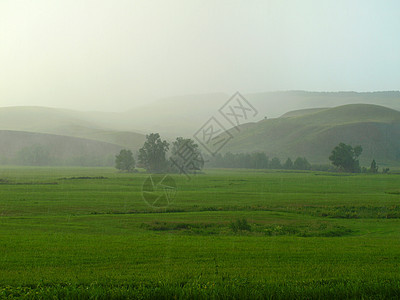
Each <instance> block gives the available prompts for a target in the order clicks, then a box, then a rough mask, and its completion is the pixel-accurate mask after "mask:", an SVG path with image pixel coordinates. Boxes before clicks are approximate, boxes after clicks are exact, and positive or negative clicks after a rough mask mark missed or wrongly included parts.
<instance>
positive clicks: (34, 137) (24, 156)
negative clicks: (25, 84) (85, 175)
mask: <svg viewBox="0 0 400 300" xmlns="http://www.w3.org/2000/svg"><path fill="white" fill-rule="evenodd" d="M0 141H1V144H0V163H3V164H28V165H30V164H32V165H35V164H40V165H81V166H104V165H112V164H113V162H114V158H115V154H117V153H118V152H119V151H120V150H121V148H122V147H121V146H118V145H115V144H110V143H105V142H100V141H94V140H88V139H82V138H75V137H68V136H60V135H54V134H45V133H33V132H24V131H11V130H0ZM38 161H40V163H37V162H38Z"/></svg>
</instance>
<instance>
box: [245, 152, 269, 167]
mask: <svg viewBox="0 0 400 300" xmlns="http://www.w3.org/2000/svg"><path fill="white" fill-rule="evenodd" d="M249 167H250V168H252V169H268V157H267V155H266V154H265V153H264V152H255V153H252V154H251V156H250V166H249Z"/></svg>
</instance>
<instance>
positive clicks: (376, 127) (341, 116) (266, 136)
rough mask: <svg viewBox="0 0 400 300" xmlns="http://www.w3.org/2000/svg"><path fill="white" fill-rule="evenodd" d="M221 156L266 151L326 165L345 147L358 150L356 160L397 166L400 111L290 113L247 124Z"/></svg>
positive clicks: (354, 108)
mask: <svg viewBox="0 0 400 300" xmlns="http://www.w3.org/2000/svg"><path fill="white" fill-rule="evenodd" d="M231 132H232V133H233V134H234V136H235V137H234V139H232V140H231V141H230V143H228V144H227V145H226V146H225V148H223V151H224V152H227V151H231V152H235V153H239V152H254V151H264V152H266V153H267V154H268V155H269V156H277V157H279V158H281V159H286V158H287V157H292V158H295V157H297V156H304V157H306V158H307V159H308V160H309V161H310V162H313V163H328V157H329V154H330V152H331V151H332V149H333V147H334V146H336V145H337V144H339V143H340V142H344V143H347V144H351V145H361V146H362V147H363V149H364V151H363V154H362V155H361V157H360V161H361V163H362V164H364V165H368V163H370V162H371V160H372V159H373V158H375V159H376V160H377V162H378V163H379V164H381V165H385V164H399V163H400V112H399V111H397V110H393V109H389V108H386V107H383V106H378V105H369V104H350V105H343V106H338V107H335V108H327V109H321V110H305V111H303V112H299V111H298V112H295V113H288V114H286V115H284V116H283V117H280V118H275V119H268V120H262V121H260V122H257V123H252V124H245V126H242V127H241V128H240V132H239V133H234V131H231Z"/></svg>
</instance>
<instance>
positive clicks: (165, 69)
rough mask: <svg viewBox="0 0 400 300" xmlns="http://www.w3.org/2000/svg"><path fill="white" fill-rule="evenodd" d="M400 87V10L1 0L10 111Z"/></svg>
mask: <svg viewBox="0 0 400 300" xmlns="http://www.w3.org/2000/svg"><path fill="white" fill-rule="evenodd" d="M293 89H301V90H316V91H337V90H355V91H374V90H399V89H400V1H398V0H393V1H390V0H385V1H380V0H376V1H368V0H362V1H352V0H345V1H338V0H333V1H328V0H326V1H320V0H315V1H306V0H301V1H300V0H299V1H295V0H293V1H282V0H276V1H268V0H265V1H251V0H244V1H234V0H227V1H222V0H214V1H207V0H199V1H194V0H190V1H189V0H179V1H178V0H174V1H172V0H171V1H164V0H159V1H151V0H143V1H133V0H129V1H128V0H127V1H123V0H90V1H85V0H57V1H54V0H35V1H32V0H0V106H9V105H43V106H53V107H67V108H75V109H84V110H86V109H91V110H115V111H119V110H124V109H128V108H130V107H134V106H136V105H140V104H142V103H144V102H145V101H149V100H153V99H157V98H163V97H169V96H174V95H180V94H196V93H210V92H226V93H228V94H231V93H233V92H234V91H237V90H239V91H241V92H242V93H248V92H262V91H272V90H273V91H275V90H293Z"/></svg>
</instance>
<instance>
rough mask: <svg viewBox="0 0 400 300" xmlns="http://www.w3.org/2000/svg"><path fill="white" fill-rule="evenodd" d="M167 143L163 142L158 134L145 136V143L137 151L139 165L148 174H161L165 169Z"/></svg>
mask: <svg viewBox="0 0 400 300" xmlns="http://www.w3.org/2000/svg"><path fill="white" fill-rule="evenodd" d="M168 149H169V143H168V142H167V141H163V140H161V138H160V135H159V134H158V133H151V134H148V135H146V141H145V143H144V145H143V147H142V148H140V149H139V156H138V158H139V163H140V165H141V166H143V167H144V168H146V170H147V171H148V172H155V173H158V172H163V171H165V170H166V168H167V159H166V154H167V151H168Z"/></svg>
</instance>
